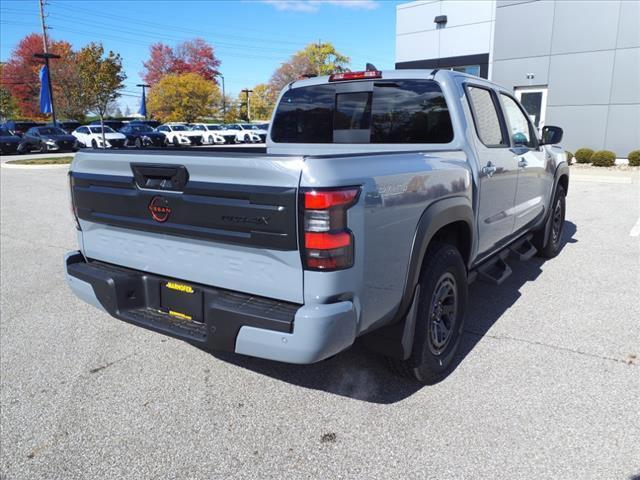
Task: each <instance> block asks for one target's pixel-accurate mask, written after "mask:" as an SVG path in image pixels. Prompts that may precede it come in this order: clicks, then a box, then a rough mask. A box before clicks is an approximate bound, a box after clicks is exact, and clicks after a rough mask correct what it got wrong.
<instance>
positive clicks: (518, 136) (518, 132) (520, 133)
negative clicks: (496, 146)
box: [500, 94, 538, 148]
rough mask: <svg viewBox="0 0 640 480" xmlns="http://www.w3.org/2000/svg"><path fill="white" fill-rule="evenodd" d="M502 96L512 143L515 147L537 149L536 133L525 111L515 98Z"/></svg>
mask: <svg viewBox="0 0 640 480" xmlns="http://www.w3.org/2000/svg"><path fill="white" fill-rule="evenodd" d="M500 96H501V97H502V103H503V105H504V114H505V117H506V120H507V124H508V129H509V136H510V138H511V142H512V143H513V144H514V145H526V146H527V147H529V148H536V147H537V146H538V139H537V137H536V132H535V129H534V128H533V126H532V125H531V123H530V122H529V119H528V118H527V116H526V115H525V113H524V111H523V110H522V109H521V108H520V106H519V105H518V104H517V103H516V101H515V100H514V99H513V98H511V97H509V96H507V95H505V94H501V95H500Z"/></svg>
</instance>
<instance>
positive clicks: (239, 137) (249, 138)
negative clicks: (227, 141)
mask: <svg viewBox="0 0 640 480" xmlns="http://www.w3.org/2000/svg"><path fill="white" fill-rule="evenodd" d="M226 127H227V130H229V131H231V132H234V133H235V135H236V143H259V142H261V141H262V140H261V138H260V135H258V133H257V132H254V131H253V129H248V128H244V127H243V126H242V124H240V123H230V124H228V125H226Z"/></svg>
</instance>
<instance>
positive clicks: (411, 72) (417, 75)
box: [285, 68, 504, 90]
mask: <svg viewBox="0 0 640 480" xmlns="http://www.w3.org/2000/svg"><path fill="white" fill-rule="evenodd" d="M381 73H382V77H381V78H380V79H382V80H406V79H416V80H422V79H424V80H431V79H434V80H439V79H441V80H445V79H447V78H448V79H453V78H456V77H464V78H468V79H470V80H474V81H476V82H479V83H482V84H484V85H487V86H493V87H494V88H498V89H503V90H504V88H503V87H501V86H500V85H497V84H495V83H493V82H490V81H489V80H487V79H485V78H480V77H476V76H475V75H469V74H467V73H463V72H456V71H453V70H440V69H437V68H436V69H433V68H429V69H402V70H382V71H381ZM371 80H372V79H370V78H369V79H362V80H345V81H343V82H336V83H347V82H362V81H371ZM374 80H377V79H374ZM326 83H329V75H323V76H320V77H312V78H304V79H300V80H294V81H293V82H291V83H289V85H288V87H285V88H300V87H308V86H312V85H323V84H326Z"/></svg>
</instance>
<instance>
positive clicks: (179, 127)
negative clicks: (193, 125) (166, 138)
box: [170, 125, 189, 132]
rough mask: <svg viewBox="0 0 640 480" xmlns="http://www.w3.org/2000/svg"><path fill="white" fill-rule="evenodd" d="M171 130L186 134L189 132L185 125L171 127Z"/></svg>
mask: <svg viewBox="0 0 640 480" xmlns="http://www.w3.org/2000/svg"><path fill="white" fill-rule="evenodd" d="M170 129H171V130H173V131H174V132H186V131H187V130H189V129H188V128H187V127H185V126H184V125H171V127H170Z"/></svg>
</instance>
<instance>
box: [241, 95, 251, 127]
mask: <svg viewBox="0 0 640 480" xmlns="http://www.w3.org/2000/svg"><path fill="white" fill-rule="evenodd" d="M252 92H253V90H249V89H248V88H245V89H244V90H242V93H244V94H245V95H246V96H247V122H250V121H251V113H250V111H249V94H250V93H252Z"/></svg>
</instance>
